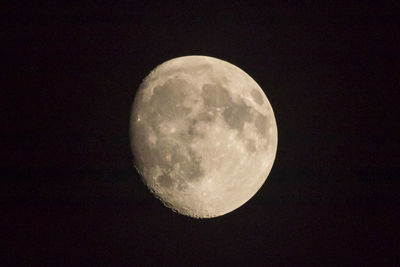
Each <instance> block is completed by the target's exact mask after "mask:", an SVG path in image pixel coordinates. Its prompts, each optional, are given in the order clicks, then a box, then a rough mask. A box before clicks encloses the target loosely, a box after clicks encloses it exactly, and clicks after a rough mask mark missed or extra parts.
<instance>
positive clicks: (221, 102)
mask: <svg viewBox="0 0 400 267" xmlns="http://www.w3.org/2000/svg"><path fill="white" fill-rule="evenodd" d="M131 144H132V150H133V155H134V162H135V166H136V168H137V170H138V172H139V173H140V174H141V176H142V177H143V180H144V182H145V183H146V185H147V186H148V187H149V189H150V190H151V191H152V192H153V193H154V194H155V195H156V196H157V197H158V198H160V199H161V200H162V201H163V203H164V204H165V205H166V206H168V207H170V208H172V209H174V210H176V211H178V212H180V213H182V214H185V215H188V216H192V217H215V216H219V215H223V214H225V213H227V212H230V211H232V210H234V209H236V208H238V207H239V206H241V205H242V204H244V203H245V202H246V201H247V200H249V199H250V198H251V197H252V196H253V195H254V194H255V193H256V192H257V191H258V189H259V188H260V187H261V185H262V184H263V183H264V181H265V179H266V177H267V176H268V173H269V172H270V169H271V167H272V163H273V161H274V158H275V153H276V147H277V129H276V123H275V118H274V114H273V112H272V108H271V106H270V104H269V101H268V100H267V98H266V96H265V94H264V93H263V91H262V90H261V88H260V87H259V86H258V85H257V83H256V82H255V81H254V80H252V79H251V78H250V77H249V76H248V75H247V74H246V73H244V72H243V71H242V70H240V69H239V68H237V67H235V66H233V65H231V64H229V63H227V62H225V61H222V60H218V59H215V58H211V57H203V56H188V57H181V58H177V59H173V60H170V61H167V62H165V63H164V64H162V65H160V66H159V67H157V68H156V69H155V70H154V71H153V72H151V73H150V75H149V76H148V77H147V78H146V79H145V80H144V81H143V83H142V85H141V87H140V88H139V90H138V92H137V95H136V97H135V101H134V105H133V110H132V115H131Z"/></svg>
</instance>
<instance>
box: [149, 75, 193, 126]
mask: <svg viewBox="0 0 400 267" xmlns="http://www.w3.org/2000/svg"><path fill="white" fill-rule="evenodd" d="M191 90H192V85H190V84H189V83H188V82H186V81H185V80H182V79H169V80H168V81H166V82H165V83H164V84H163V85H160V86H156V87H155V88H154V91H153V95H152V97H151V99H150V102H149V103H148V107H149V108H151V112H149V113H147V111H146V110H143V111H142V112H143V113H144V114H148V116H147V118H148V119H154V118H157V117H160V115H161V117H162V118H163V120H172V119H177V118H183V117H184V116H186V115H188V114H189V113H190V111H191V108H188V107H184V106H182V103H183V101H184V100H185V98H186V96H187V95H188V94H190V91H191Z"/></svg>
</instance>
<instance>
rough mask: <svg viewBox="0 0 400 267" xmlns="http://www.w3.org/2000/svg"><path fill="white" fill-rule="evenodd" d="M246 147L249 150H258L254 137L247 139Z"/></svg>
mask: <svg viewBox="0 0 400 267" xmlns="http://www.w3.org/2000/svg"><path fill="white" fill-rule="evenodd" d="M246 149H247V151H249V152H256V150H257V148H256V143H255V142H254V140H253V139H249V140H247V144H246Z"/></svg>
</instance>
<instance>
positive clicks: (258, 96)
mask: <svg viewBox="0 0 400 267" xmlns="http://www.w3.org/2000/svg"><path fill="white" fill-rule="evenodd" d="M251 96H252V98H253V100H254V102H256V103H257V104H259V105H262V104H263V103H264V97H263V95H262V94H261V93H260V92H259V91H258V90H257V89H256V88H253V89H252V90H251Z"/></svg>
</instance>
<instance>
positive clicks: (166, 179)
mask: <svg viewBox="0 0 400 267" xmlns="http://www.w3.org/2000/svg"><path fill="white" fill-rule="evenodd" d="M157 181H158V183H159V184H160V185H161V186H162V187H166V188H170V187H171V186H172V185H173V180H172V179H171V177H170V176H169V175H168V174H163V175H160V176H158V177H157Z"/></svg>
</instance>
